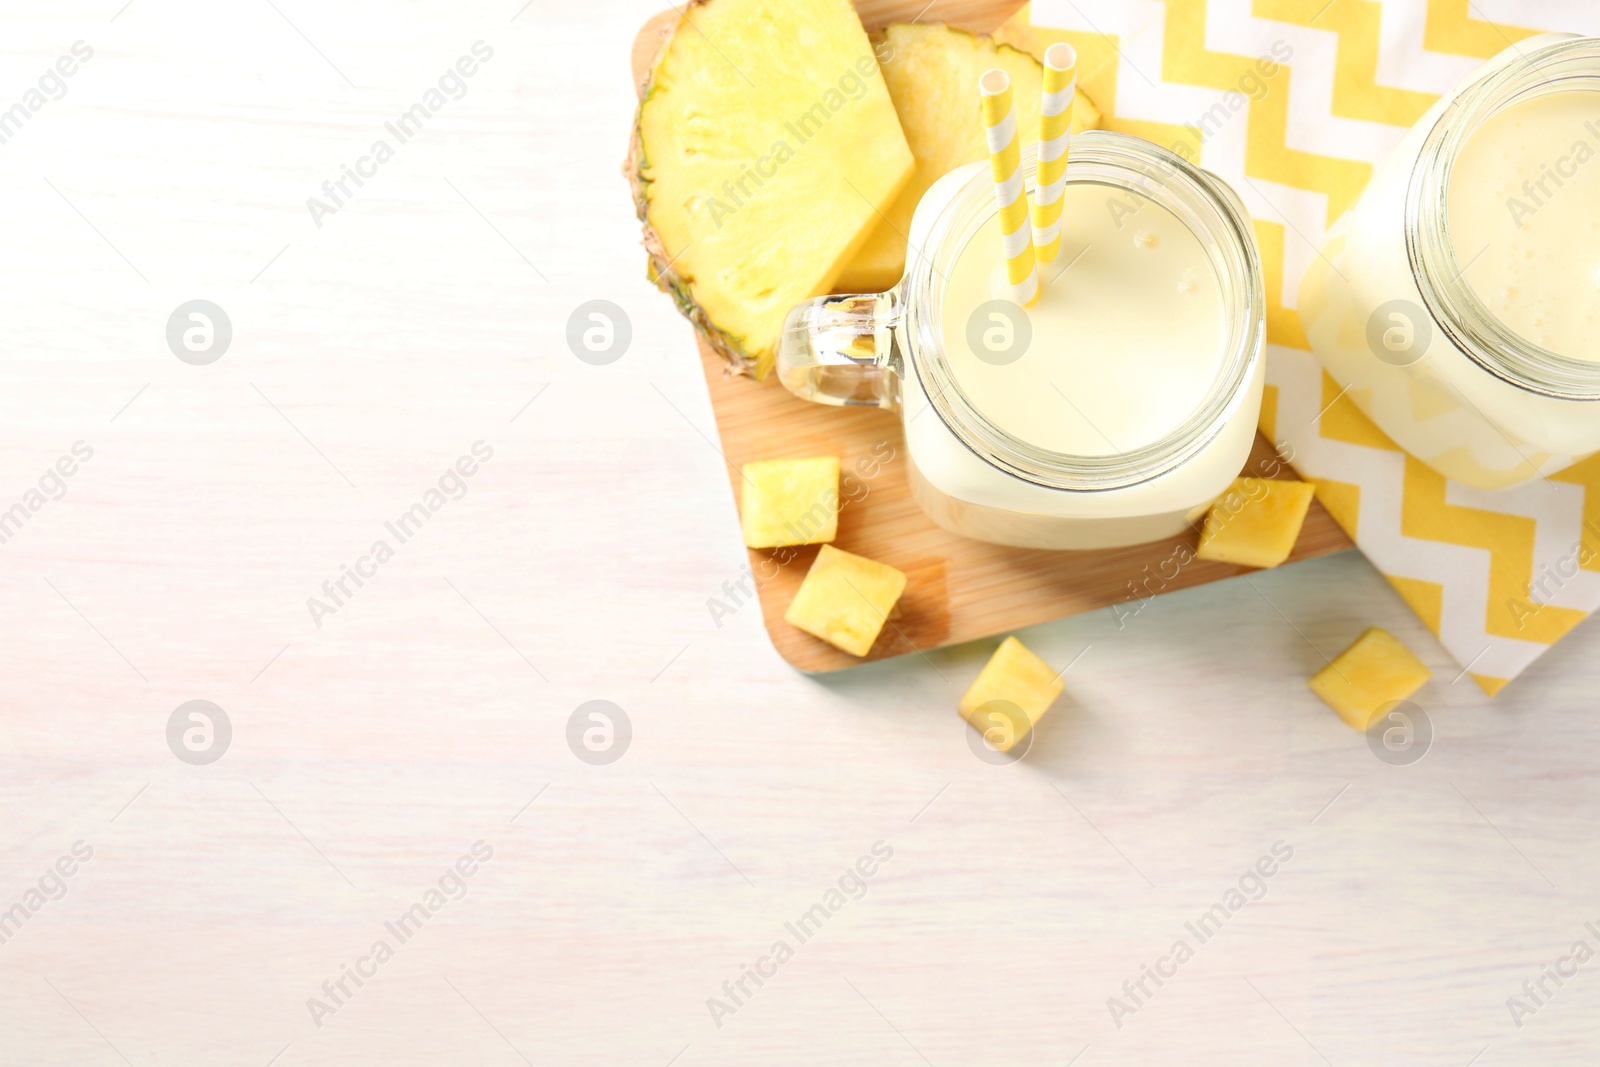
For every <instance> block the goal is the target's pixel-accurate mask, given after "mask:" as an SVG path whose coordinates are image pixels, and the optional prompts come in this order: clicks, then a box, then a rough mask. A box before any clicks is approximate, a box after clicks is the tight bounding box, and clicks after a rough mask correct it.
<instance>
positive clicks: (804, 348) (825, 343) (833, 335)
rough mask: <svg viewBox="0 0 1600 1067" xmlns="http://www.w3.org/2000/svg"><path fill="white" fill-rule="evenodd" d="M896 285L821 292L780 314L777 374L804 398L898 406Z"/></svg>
mask: <svg viewBox="0 0 1600 1067" xmlns="http://www.w3.org/2000/svg"><path fill="white" fill-rule="evenodd" d="M900 310H901V309H900V297H899V292H898V290H894V289H891V290H890V291H889V292H887V293H858V294H852V295H847V296H819V297H816V298H814V299H812V300H808V301H806V302H805V303H804V304H800V305H798V306H797V307H795V308H794V309H793V310H792V311H790V312H789V317H788V318H787V319H785V320H784V324H783V335H782V337H781V339H780V340H779V342H778V380H779V381H781V382H782V383H783V385H784V388H786V389H788V390H789V392H791V393H793V394H794V395H795V396H797V397H799V398H800V399H802V400H811V401H815V402H816V403H818V404H835V405H839V406H842V407H877V408H884V409H885V410H887V411H898V410H899V409H900V373H901V368H902V363H901V359H900V351H899V348H898V346H897V342H896V340H895V327H896V326H897V325H899V322H900Z"/></svg>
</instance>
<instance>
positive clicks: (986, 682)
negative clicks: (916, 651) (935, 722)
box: [959, 637, 1065, 752]
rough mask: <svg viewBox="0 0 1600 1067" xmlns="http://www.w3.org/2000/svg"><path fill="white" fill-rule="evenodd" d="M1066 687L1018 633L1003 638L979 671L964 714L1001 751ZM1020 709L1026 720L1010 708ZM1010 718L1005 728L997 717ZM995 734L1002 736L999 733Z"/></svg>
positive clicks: (964, 699) (1019, 737)
mask: <svg viewBox="0 0 1600 1067" xmlns="http://www.w3.org/2000/svg"><path fill="white" fill-rule="evenodd" d="M1063 688H1065V685H1064V684H1063V683H1062V681H1061V678H1060V676H1059V675H1058V674H1057V673H1056V672H1055V671H1053V670H1051V669H1050V665H1049V664H1048V663H1046V662H1045V661H1044V660H1042V659H1040V658H1039V657H1038V656H1035V655H1034V654H1033V653H1032V652H1029V651H1028V649H1027V647H1026V646H1024V645H1023V643H1022V642H1021V641H1018V640H1017V639H1016V638H1015V637H1008V638H1006V639H1005V640H1004V641H1002V642H1000V647H999V648H997V649H995V650H994V655H993V656H990V657H989V662H988V663H986V664H984V666H983V670H981V671H979V672H978V677H977V679H976V680H975V681H974V682H973V683H972V686H971V688H969V689H968V690H967V692H966V695H965V696H963V697H962V698H961V703H960V705H959V710H960V712H961V717H962V718H964V719H966V720H967V722H969V723H970V724H972V728H973V729H975V730H977V731H979V732H980V733H982V734H983V735H984V737H985V738H986V739H988V740H989V743H990V744H992V745H994V747H995V748H998V749H1000V750H1001V751H1002V752H1009V751H1010V750H1011V748H1012V746H1013V745H1015V744H1016V743H1017V742H1019V741H1021V740H1022V739H1023V738H1024V737H1026V736H1027V734H1028V731H1029V730H1031V729H1033V727H1035V726H1037V725H1038V723H1039V720H1040V719H1042V718H1043V717H1044V713H1045V712H1046V711H1048V710H1050V705H1051V704H1054V703H1055V700H1056V697H1058V696H1060V695H1061V690H1062V689H1063ZM1012 708H1015V709H1016V710H1017V711H1019V712H1021V716H1022V718H1023V719H1025V720H1026V721H1025V722H1023V721H1010V720H1013V719H1015V718H1016V714H1015V713H1014V712H1013V711H1012V710H1011V709H1012ZM997 716H998V717H999V718H1003V719H1006V720H1008V721H1007V723H1006V724H1005V727H1006V728H1001V727H1002V724H1001V723H1000V722H998V721H996V717H997ZM996 734H999V735H1001V736H999V737H997V736H995V735H996Z"/></svg>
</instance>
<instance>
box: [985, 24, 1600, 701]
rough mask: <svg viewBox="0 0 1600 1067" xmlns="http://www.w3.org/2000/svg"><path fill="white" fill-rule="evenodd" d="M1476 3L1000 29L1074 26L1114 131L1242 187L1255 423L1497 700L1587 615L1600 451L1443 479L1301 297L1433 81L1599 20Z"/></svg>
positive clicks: (1591, 28) (1053, 30) (1073, 36)
mask: <svg viewBox="0 0 1600 1067" xmlns="http://www.w3.org/2000/svg"><path fill="white" fill-rule="evenodd" d="M1533 6H1534V5H1523V7H1524V8H1528V9H1531V8H1533ZM1481 15H1482V12H1481V10H1480V9H1479V8H1477V7H1473V6H1472V5H1471V0H1385V2H1384V3H1382V4H1378V3H1370V2H1367V0H1168V2H1166V3H1158V2H1154V0H1034V2H1033V3H1032V4H1031V5H1030V6H1029V7H1024V8H1022V9H1021V10H1020V11H1019V12H1018V13H1017V14H1016V15H1015V16H1013V17H1012V18H1011V20H1010V21H1008V22H1007V23H1006V24H1005V26H1003V27H1002V28H1001V30H1000V31H999V33H998V34H997V36H998V37H999V38H1000V39H1001V40H1003V41H1007V42H1008V43H1011V44H1013V45H1016V46H1017V47H1020V48H1023V49H1025V50H1027V51H1029V52H1032V53H1033V54H1034V55H1035V56H1041V55H1043V53H1044V49H1045V48H1046V47H1048V46H1049V45H1050V44H1051V43H1052V42H1054V41H1067V42H1068V43H1070V44H1071V45H1072V46H1073V47H1074V48H1076V49H1077V51H1078V85H1079V87H1080V88H1082V89H1083V91H1084V92H1085V93H1087V94H1088V96H1089V98H1090V99H1092V100H1093V101H1094V102H1095V105H1096V106H1097V107H1099V108H1100V110H1101V111H1102V112H1103V113H1104V122H1103V125H1104V126H1105V128H1106V129H1111V130H1118V131H1120V132H1123V133H1130V134H1136V135H1138V136H1141V137H1146V138H1148V139H1150V140H1152V141H1155V142H1157V143H1158V144H1161V145H1163V146H1166V147H1168V148H1171V149H1172V150H1173V151H1175V152H1178V153H1179V154H1180V155H1183V156H1185V157H1186V158H1188V159H1190V160H1192V161H1195V162H1197V163H1199V164H1200V165H1201V166H1204V167H1205V168H1206V169H1207V170H1210V171H1212V172H1214V173H1216V174H1219V175H1221V176H1222V177H1223V178H1225V179H1227V180H1228V181H1229V182H1230V183H1231V184H1232V185H1233V187H1234V188H1235V189H1236V190H1238V192H1239V195H1240V196H1241V197H1243V199H1244V201H1245V203H1246V205H1247V206H1248V207H1249V208H1250V212H1251V215H1252V216H1253V218H1254V222H1255V230H1256V239H1257V241H1258V243H1259V244H1260V246H1261V258H1262V267H1263V270H1264V273H1265V276H1266V288H1267V339H1268V346H1267V348H1268V358H1267V382H1268V384H1267V390H1266V397H1265V400H1264V401H1263V406H1262V413H1261V429H1262V431H1263V432H1264V433H1266V435H1267V436H1268V437H1269V438H1270V439H1271V440H1272V441H1274V442H1275V443H1276V444H1277V445H1278V448H1279V449H1280V451H1282V452H1283V453H1284V455H1285V456H1286V457H1287V458H1288V459H1289V460H1290V462H1291V463H1293V464H1294V466H1295V468H1296V469H1297V470H1298V471H1299V472H1300V475H1301V476H1302V477H1304V478H1305V479H1306V480H1308V481H1311V482H1313V483H1315V485H1316V487H1317V498H1318V499H1319V500H1321V501H1322V503H1323V505H1324V506H1325V507H1326V508H1327V509H1328V511H1329V512H1330V513H1331V514H1332V515H1333V517H1334V518H1335V519H1336V520H1337V521H1338V522H1339V524H1340V525H1341V526H1343V527H1344V529H1345V532H1346V533H1348V534H1349V535H1350V537H1351V539H1352V540H1354V541H1355V542H1356V544H1357V545H1358V546H1359V547H1360V549H1361V550H1362V551H1363V552H1364V553H1366V555H1367V558H1368V559H1370V560H1371V561H1372V563H1373V565H1374V566H1376V567H1377V568H1378V570H1379V571H1381V572H1382V573H1383V575H1384V577H1386V578H1388V580H1389V582H1390V583H1391V584H1392V585H1393V586H1394V588H1395V589H1396V590H1397V591H1398V592H1399V593H1400V595H1401V596H1402V597H1404V598H1405V600H1406V602H1407V603H1409V604H1410V605H1411V606H1412V608H1414V609H1415V610H1416V612H1417V614H1418V615H1420V616H1421V617H1422V620H1423V621H1424V622H1426V623H1427V624H1428V626H1429V627H1430V628H1431V629H1432V630H1433V632H1434V633H1435V634H1437V635H1438V636H1439V640H1440V641H1441V642H1442V643H1443V644H1444V646H1445V648H1446V649H1447V650H1448V651H1449V652H1450V654H1451V655H1452V656H1454V657H1455V659H1456V660H1457V662H1459V663H1460V664H1461V665H1462V667H1463V669H1464V670H1465V671H1467V672H1468V673H1470V674H1471V675H1472V677H1473V678H1474V679H1476V680H1477V682H1478V684H1479V685H1480V686H1482V687H1483V689H1484V691H1485V692H1487V693H1489V694H1491V695H1492V694H1494V693H1496V692H1498V691H1499V690H1500V688H1501V687H1502V686H1504V685H1505V684H1506V683H1507V682H1508V681H1510V680H1511V679H1512V678H1515V677H1516V676H1517V675H1518V674H1519V673H1521V672H1522V670H1523V669H1524V668H1525V667H1527V666H1528V665H1529V664H1530V663H1532V662H1533V661H1534V660H1535V659H1537V658H1538V657H1539V655H1540V654H1541V653H1543V652H1544V651H1545V650H1546V649H1548V648H1549V647H1550V646H1551V645H1552V644H1554V643H1555V642H1556V641H1558V640H1560V638H1561V637H1562V636H1563V635H1565V634H1566V633H1567V632H1568V631H1569V630H1571V629H1572V628H1573V627H1574V626H1576V625H1577V624H1578V623H1579V622H1581V621H1582V620H1583V619H1584V617H1585V616H1587V615H1588V614H1589V613H1590V612H1592V611H1595V610H1596V609H1600V457H1594V458H1591V459H1589V460H1586V461H1585V462H1583V463H1580V464H1578V465H1577V466H1575V467H1571V468H1569V469H1568V470H1566V471H1564V472H1562V473H1560V474H1557V475H1553V476H1551V478H1550V479H1549V480H1548V481H1539V482H1536V483H1535V484H1532V485H1525V486H1519V487H1515V488H1513V489H1510V490H1503V491H1500V492H1484V491H1481V490H1475V489H1470V488H1468V487H1466V486H1462V485H1460V484H1457V483H1455V482H1451V481H1449V480H1447V479H1445V478H1444V477H1443V476H1441V475H1439V474H1436V473H1434V471H1433V470H1432V469H1431V468H1429V467H1427V466H1425V465H1424V464H1421V463H1419V462H1417V461H1416V460H1414V459H1412V458H1411V457H1409V456H1408V455H1406V453H1405V452H1403V451H1401V450H1400V449H1399V448H1398V447H1397V446H1396V445H1395V444H1394V443H1393V442H1392V441H1390V440H1389V439H1388V438H1387V437H1386V436H1384V434H1383V433H1382V432H1381V431H1380V430H1378V428H1377V427H1376V426H1374V425H1373V424H1372V422H1371V421H1370V420H1368V419H1367V417H1366V416H1365V415H1363V414H1362V413H1361V412H1360V411H1359V410H1358V409H1357V408H1356V407H1355V405H1354V404H1352V403H1351V402H1350V401H1349V399H1348V398H1346V397H1344V396H1342V395H1341V393H1340V390H1339V387H1338V386H1337V385H1336V384H1335V383H1334V382H1333V380H1332V379H1331V378H1329V377H1328V376H1327V375H1326V374H1325V373H1324V372H1323V371H1322V368H1321V365H1320V364H1319V363H1318V362H1317V360H1316V358H1315V357H1314V356H1313V355H1312V354H1311V352H1310V349H1309V346H1308V345H1307V343H1306V338H1305V334H1304V333H1303V332H1302V331H1301V328H1300V321H1299V318H1298V316H1297V315H1296V313H1295V310H1294V304H1295V293H1296V291H1297V290H1298V288H1299V285H1300V279H1301V277H1302V275H1303V274H1304V273H1305V271H1306V268H1307V267H1308V265H1309V264H1310V262H1311V261H1312V260H1313V259H1314V258H1315V257H1316V256H1317V254H1318V253H1317V249H1318V248H1320V247H1321V244H1322V241H1323V237H1324V235H1325V234H1326V232H1327V230H1328V228H1329V227H1331V226H1332V225H1333V223H1334V221H1335V220H1336V219H1338V218H1339V216H1340V215H1342V214H1343V213H1344V212H1345V211H1346V210H1347V209H1349V208H1350V207H1351V206H1352V205H1353V204H1354V203H1355V201H1356V199H1357V198H1358V197H1359V196H1360V195H1361V191H1362V189H1364V188H1365V187H1366V183H1367V180H1368V179H1369V178H1370V177H1371V176H1372V172H1373V168H1374V166H1375V165H1376V164H1379V163H1381V162H1382V161H1383V160H1384V158H1385V157H1386V156H1387V155H1388V153H1389V151H1390V150H1391V149H1393V147H1394V146H1395V144H1396V143H1397V142H1398V141H1399V140H1400V138H1401V136H1402V135H1403V134H1404V133H1405V131H1406V129H1408V128H1409V127H1410V126H1411V124H1412V123H1414V122H1415V121H1416V120H1417V119H1418V118H1420V117H1421V116H1422V113H1423V112H1424V111H1426V110H1427V109H1428V108H1429V107H1430V106H1431V105H1432V104H1433V102H1434V101H1435V100H1436V99H1438V97H1439V96H1440V95H1441V94H1443V93H1445V92H1447V91H1449V90H1450V89H1452V88H1453V87H1454V86H1455V85H1456V84H1457V83H1458V82H1459V81H1460V80H1461V79H1463V78H1465V77H1466V76H1468V75H1469V74H1471V73H1472V72H1473V70H1475V69H1476V68H1477V67H1478V66H1479V65H1481V64H1482V63H1483V61H1484V60H1486V59H1488V58H1489V57H1490V56H1493V55H1494V54H1496V53H1497V52H1500V51H1502V50H1503V49H1505V48H1508V47H1510V46H1511V44H1512V43H1514V42H1516V41H1518V40H1521V39H1522V38H1524V37H1528V36H1531V35H1533V34H1535V33H1543V32H1548V31H1552V30H1561V31H1567V32H1573V33H1584V34H1593V35H1600V5H1597V4H1594V3H1562V4H1549V5H1543V6H1542V7H1541V8H1540V9H1539V10H1538V11H1535V10H1527V11H1526V12H1525V14H1523V15H1522V16H1520V17H1522V18H1523V19H1524V21H1529V20H1531V21H1535V22H1540V23H1541V24H1540V25H1538V26H1510V25H1506V24H1503V23H1499V24H1497V23H1492V22H1487V21H1484V20H1483V18H1482V17H1481Z"/></svg>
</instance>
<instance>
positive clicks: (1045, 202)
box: [1033, 42, 1078, 263]
mask: <svg viewBox="0 0 1600 1067" xmlns="http://www.w3.org/2000/svg"><path fill="white" fill-rule="evenodd" d="M1077 89H1078V53H1077V52H1076V51H1074V50H1073V48H1072V46H1071V45H1070V44H1065V43H1062V42H1057V43H1055V44H1053V45H1051V46H1050V47H1049V48H1047V49H1045V53H1044V107H1043V109H1042V110H1041V111H1040V114H1039V170H1038V173H1037V174H1036V175H1035V176H1034V180H1033V181H1034V184H1033V244H1034V255H1035V256H1036V257H1038V260H1039V262H1040V263H1049V262H1050V261H1051V260H1053V259H1055V258H1056V256H1058V255H1060V254H1061V194H1062V193H1063V192H1065V191H1066V187H1067V142H1068V140H1070V139H1071V136H1072V134H1071V129H1072V98H1073V95H1074V94H1075V93H1076V92H1077Z"/></svg>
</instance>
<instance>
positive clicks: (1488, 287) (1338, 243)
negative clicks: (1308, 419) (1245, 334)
mask: <svg viewBox="0 0 1600 1067" xmlns="http://www.w3.org/2000/svg"><path fill="white" fill-rule="evenodd" d="M1597 156H1600V40H1596V39H1594V38H1577V37H1571V36H1570V35H1553V34H1552V35H1547V36H1545V37H1540V38H1535V39H1532V40H1529V41H1524V42H1521V43H1519V44H1518V45H1517V46H1516V47H1515V48H1511V49H1507V50H1506V51H1505V52H1504V53H1502V54H1501V55H1499V56H1497V57H1496V58H1494V59H1492V60H1490V61H1489V62H1488V63H1487V64H1486V65H1485V66H1484V67H1483V68H1481V69H1480V70H1479V71H1478V72H1477V73H1475V74H1474V75H1473V76H1472V77H1471V78H1469V79H1468V80H1467V81H1466V82H1465V83H1464V84H1463V85H1462V86H1461V87H1460V88H1459V89H1458V90H1457V91H1456V92H1454V93H1452V94H1449V95H1447V96H1445V97H1444V98H1442V99H1441V100H1439V102H1438V103H1437V104H1435V105H1434V107H1433V108H1432V109H1431V110H1430V111H1429V112H1428V113H1427V114H1425V115H1424V116H1423V117H1422V119H1421V120H1420V121H1419V122H1418V123H1417V124H1416V125H1415V126H1414V127H1413V128H1412V129H1411V131H1410V132H1409V133H1407V134H1406V136H1405V138H1404V139H1403V140H1402V141H1401V142H1400V145H1399V146H1398V147H1397V148H1396V149H1395V151H1394V153H1393V154H1392V155H1391V156H1390V157H1389V159H1388V161H1387V162H1385V163H1384V164H1383V166H1382V167H1380V168H1379V169H1378V171H1377V173H1376V174H1374V176H1373V178H1372V181H1371V183H1370V184H1369V185H1368V186H1367V188H1366V191H1365V192H1364V193H1363V194H1362V196H1361V199H1360V201H1359V202H1358V203H1357V204H1356V206H1355V207H1354V208H1353V209H1352V210H1351V211H1350V212H1349V213H1348V214H1346V215H1345V216H1344V217H1343V218H1342V219H1340V220H1339V222H1338V223H1337V224H1335V226H1334V227H1333V229H1332V230H1331V231H1330V232H1329V236H1328V240H1327V242H1326V244H1325V245H1324V247H1323V249H1322V251H1321V253H1320V255H1319V257H1318V258H1317V259H1316V260H1315V261H1313V262H1312V264H1311V266H1310V268H1309V269H1308V270H1307V272H1306V275H1305V278H1304V280H1303V281H1302V283H1301V287H1300V296H1299V309H1300V321H1301V324H1302V325H1303V326H1304V328H1305V332H1306V336H1307V338H1308V340H1309V341H1310V343H1311V347H1312V350H1313V351H1314V352H1315V353H1316V354H1317V356H1318V358H1319V359H1320V360H1321V361H1322V363H1323V365H1324V366H1325V367H1326V368H1327V370H1328V373H1329V374H1330V375H1332V376H1333V378H1334V379H1335V380H1336V381H1337V382H1338V384H1339V386H1340V387H1341V390H1340V391H1341V393H1344V394H1348V396H1349V398H1350V399H1351V401H1353V402H1354V403H1355V405H1356V406H1357V407H1359V408H1360V409H1361V410H1362V411H1363V412H1365V413H1366V414H1367V416H1368V417H1369V418H1371V419H1372V421H1373V422H1375V423H1376V424H1377V425H1378V428H1379V429H1381V430H1383V432H1384V433H1386V434H1388V436H1389V437H1390V438H1392V439H1393V440H1394V441H1395V443H1396V444H1398V445H1400V446H1401V447H1402V448H1404V449H1405V450H1406V451H1407V452H1409V453H1410V454H1411V455H1413V456H1415V457H1416V458H1417V459H1419V460H1421V461H1422V462H1424V463H1426V464H1429V465H1430V466H1432V467H1433V468H1434V469H1435V470H1437V471H1439V472H1440V473H1441V474H1444V475H1446V476H1447V477H1450V478H1453V479H1455V480H1457V481H1459V482H1462V483H1464V484H1466V485H1469V486H1472V487H1474V488H1478V489H1500V488H1508V487H1511V486H1515V485H1518V484H1521V483H1523V482H1530V481H1534V480H1536V479H1539V478H1541V477H1545V476H1548V475H1551V474H1554V473H1555V472H1557V471H1559V470H1561V469H1563V468H1565V467H1567V466H1570V465H1571V464H1573V463H1576V462H1577V461H1579V460H1581V459H1583V458H1584V457H1586V456H1588V455H1591V454H1593V453H1594V452H1596V451H1600V160H1597V159H1596V157H1597Z"/></svg>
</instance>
